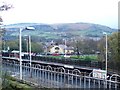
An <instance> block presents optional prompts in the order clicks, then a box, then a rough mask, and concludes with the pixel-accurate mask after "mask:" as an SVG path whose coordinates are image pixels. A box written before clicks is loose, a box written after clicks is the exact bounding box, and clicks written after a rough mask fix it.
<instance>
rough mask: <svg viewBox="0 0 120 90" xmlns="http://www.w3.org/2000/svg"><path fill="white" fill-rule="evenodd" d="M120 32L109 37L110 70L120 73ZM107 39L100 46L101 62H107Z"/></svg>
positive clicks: (103, 39)
mask: <svg viewBox="0 0 120 90" xmlns="http://www.w3.org/2000/svg"><path fill="white" fill-rule="evenodd" d="M119 35H120V33H119V32H116V33H112V34H111V35H109V36H108V68H109V69H112V70H113V71H114V70H117V71H120V45H119V43H118V42H120V40H119ZM105 39H106V38H105V37H103V38H102V39H101V40H100V41H99V44H98V48H99V51H100V54H99V60H100V61H104V62H105Z"/></svg>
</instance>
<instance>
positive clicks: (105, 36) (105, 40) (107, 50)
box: [103, 32, 108, 79]
mask: <svg viewBox="0 0 120 90" xmlns="http://www.w3.org/2000/svg"><path fill="white" fill-rule="evenodd" d="M103 34H104V35H105V37H106V40H105V42H106V45H105V48H106V51H105V53H106V54H105V62H106V63H105V66H106V67H105V70H106V79H107V52H108V46H107V33H106V32H103Z"/></svg>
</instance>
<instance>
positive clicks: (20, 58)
mask: <svg viewBox="0 0 120 90" xmlns="http://www.w3.org/2000/svg"><path fill="white" fill-rule="evenodd" d="M23 29H26V30H33V29H34V28H33V27H26V28H20V31H19V50H20V52H19V53H20V56H19V61H20V80H22V38H21V33H22V30H23ZM30 61H31V60H30Z"/></svg>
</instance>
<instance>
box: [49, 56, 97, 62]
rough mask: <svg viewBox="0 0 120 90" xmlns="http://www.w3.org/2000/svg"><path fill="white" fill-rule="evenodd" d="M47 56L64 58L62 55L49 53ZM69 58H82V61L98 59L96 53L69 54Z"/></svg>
mask: <svg viewBox="0 0 120 90" xmlns="http://www.w3.org/2000/svg"><path fill="white" fill-rule="evenodd" d="M47 57H50V58H56V59H62V58H64V56H63V55H59V56H52V55H49V56H47ZM67 58H68V57H67ZM69 58H70V59H73V60H82V61H97V60H98V56H97V55H79V56H77V55H71V56H70V57H69Z"/></svg>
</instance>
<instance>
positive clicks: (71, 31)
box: [5, 23, 117, 39]
mask: <svg viewBox="0 0 120 90" xmlns="http://www.w3.org/2000/svg"><path fill="white" fill-rule="evenodd" d="M27 26H32V27H34V28H35V30H34V31H27V30H24V31H23V34H22V35H26V34H27V35H32V36H39V37H40V38H45V39H62V38H64V37H67V38H72V37H101V36H103V34H102V33H103V32H107V33H109V34H111V33H113V32H116V31H117V30H116V29H112V28H110V27H107V26H103V25H98V24H92V23H61V24H38V23H18V24H12V25H7V26H5V27H6V31H7V32H6V36H16V35H18V34H19V30H18V29H19V28H20V27H27Z"/></svg>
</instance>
